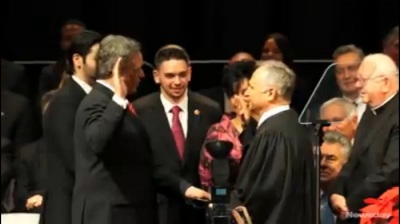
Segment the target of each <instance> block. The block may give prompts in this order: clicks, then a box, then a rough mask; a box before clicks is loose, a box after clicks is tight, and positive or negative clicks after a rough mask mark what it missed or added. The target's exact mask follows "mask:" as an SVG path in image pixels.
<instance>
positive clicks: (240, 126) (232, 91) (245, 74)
mask: <svg viewBox="0 0 400 224" xmlns="http://www.w3.org/2000/svg"><path fill="white" fill-rule="evenodd" d="M255 69H256V62H254V61H239V62H236V63H233V64H230V65H227V66H226V67H225V68H224V72H223V78H222V87H223V90H224V92H225V94H226V95H227V96H228V98H229V101H230V103H231V106H232V108H233V110H234V112H233V113H231V114H225V115H224V116H222V118H221V121H220V122H219V123H217V124H214V125H212V126H211V127H210V129H209V131H208V133H207V136H206V139H205V141H204V144H203V149H202V151H201V156H200V163H199V175H200V181H201V185H202V187H203V189H207V190H208V189H209V188H210V187H211V186H212V181H211V161H212V157H211V155H210V154H209V153H208V152H207V150H206V148H205V144H206V143H207V142H209V141H213V140H223V141H229V142H232V143H233V149H232V151H231V153H230V156H229V159H230V178H229V182H230V184H231V185H232V186H233V185H234V183H235V180H236V176H237V173H238V171H239V165H240V161H241V159H242V156H243V147H242V142H243V140H242V141H241V134H242V132H243V130H244V128H245V126H253V124H252V123H254V122H251V124H247V122H246V120H248V118H246V117H243V116H241V115H240V114H241V111H242V110H243V108H241V107H243V105H244V104H243V101H244V93H245V91H246V89H247V87H248V81H249V79H250V77H251V75H252V74H253V72H254V71H255ZM254 126H255V125H254ZM251 129H252V127H249V130H250V131H251ZM246 132H247V130H246Z"/></svg>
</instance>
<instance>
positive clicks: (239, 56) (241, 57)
mask: <svg viewBox="0 0 400 224" xmlns="http://www.w3.org/2000/svg"><path fill="white" fill-rule="evenodd" d="M238 61H254V57H253V56H252V55H251V54H249V53H247V52H239V53H236V54H235V55H233V57H232V58H231V60H230V61H229V64H233V63H235V62H238Z"/></svg>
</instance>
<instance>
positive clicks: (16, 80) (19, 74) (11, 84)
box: [1, 59, 30, 98]
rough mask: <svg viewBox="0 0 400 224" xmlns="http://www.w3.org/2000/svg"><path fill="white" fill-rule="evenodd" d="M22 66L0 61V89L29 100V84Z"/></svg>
mask: <svg viewBox="0 0 400 224" xmlns="http://www.w3.org/2000/svg"><path fill="white" fill-rule="evenodd" d="M27 80H28V79H26V78H25V68H24V66H22V65H18V64H15V63H13V62H11V61H8V60H4V59H1V89H2V90H9V91H11V92H13V93H16V94H20V95H23V96H25V97H27V98H29V97H30V96H29V93H30V92H29V85H28V84H29V83H28V82H27Z"/></svg>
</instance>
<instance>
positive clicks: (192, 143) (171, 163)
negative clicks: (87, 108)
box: [134, 91, 221, 224]
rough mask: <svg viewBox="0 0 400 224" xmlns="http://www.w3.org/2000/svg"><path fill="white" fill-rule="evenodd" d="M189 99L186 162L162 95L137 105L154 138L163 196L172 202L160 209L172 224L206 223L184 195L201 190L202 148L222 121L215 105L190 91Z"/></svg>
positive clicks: (202, 214)
mask: <svg viewBox="0 0 400 224" xmlns="http://www.w3.org/2000/svg"><path fill="white" fill-rule="evenodd" d="M188 97H189V100H188V111H189V114H188V133H187V137H186V146H185V150H184V155H183V160H181V159H180V158H179V154H178V151H177V149H176V145H175V141H174V138H173V135H172V132H171V128H170V126H169V123H168V119H167V116H166V114H165V110H164V107H163V105H162V103H161V99H160V93H159V92H156V93H153V94H150V95H148V96H145V97H143V98H140V99H138V100H137V101H135V102H134V106H135V108H136V111H137V112H138V114H139V117H140V118H141V119H142V121H143V123H144V124H145V126H146V129H147V131H148V133H149V135H150V140H151V145H152V150H153V155H154V162H155V165H156V168H155V172H156V173H155V178H156V180H157V183H158V186H159V187H160V192H161V193H162V195H163V196H165V197H166V198H167V199H168V201H165V200H164V202H163V200H161V201H159V203H167V204H164V205H159V206H161V207H163V208H161V207H160V209H165V210H166V212H164V214H163V215H162V216H164V215H165V216H167V217H165V218H164V217H161V218H162V220H163V221H165V220H167V221H168V222H167V223H169V224H186V223H193V224H195V223H201V224H203V223H204V213H202V212H201V210H198V211H195V210H193V209H191V208H190V207H189V206H186V204H185V201H184V198H183V194H184V192H185V191H186V189H187V188H188V187H189V186H191V185H193V186H195V187H201V185H200V179H199V174H198V165H199V159H200V151H201V147H202V145H203V142H204V139H205V137H206V133H207V131H208V128H209V127H210V126H211V125H212V124H214V123H216V122H218V121H219V120H220V118H221V113H220V110H219V108H218V105H217V104H216V103H215V102H214V101H212V100H210V99H208V98H206V97H204V96H202V95H200V94H197V93H193V92H190V91H189V93H188ZM195 111H198V113H195ZM161 213H162V212H161Z"/></svg>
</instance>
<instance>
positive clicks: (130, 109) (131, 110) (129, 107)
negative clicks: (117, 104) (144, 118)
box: [128, 103, 136, 115]
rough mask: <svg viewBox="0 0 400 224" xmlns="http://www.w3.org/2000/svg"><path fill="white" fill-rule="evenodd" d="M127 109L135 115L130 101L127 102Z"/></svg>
mask: <svg viewBox="0 0 400 224" xmlns="http://www.w3.org/2000/svg"><path fill="white" fill-rule="evenodd" d="M128 110H129V112H131V113H132V114H133V115H136V110H135V108H134V107H133V105H132V104H131V103H128Z"/></svg>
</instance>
